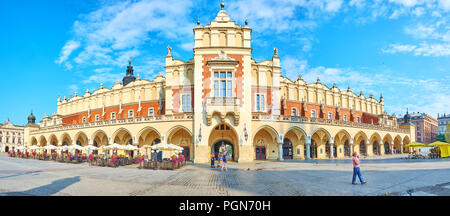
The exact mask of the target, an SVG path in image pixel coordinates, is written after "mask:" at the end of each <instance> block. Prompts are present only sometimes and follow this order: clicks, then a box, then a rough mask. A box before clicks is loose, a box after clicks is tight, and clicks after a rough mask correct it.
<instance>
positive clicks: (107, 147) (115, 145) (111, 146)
mask: <svg viewBox="0 0 450 216" xmlns="http://www.w3.org/2000/svg"><path fill="white" fill-rule="evenodd" d="M104 149H106V150H110V149H124V146H123V145H119V144H117V143H113V144H111V145H107V146H106V147H104Z"/></svg>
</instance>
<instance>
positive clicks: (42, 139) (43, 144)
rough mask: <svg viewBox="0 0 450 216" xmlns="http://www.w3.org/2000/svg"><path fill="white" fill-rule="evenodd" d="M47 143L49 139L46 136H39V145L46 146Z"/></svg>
mask: <svg viewBox="0 0 450 216" xmlns="http://www.w3.org/2000/svg"><path fill="white" fill-rule="evenodd" d="M45 145H47V139H45V137H44V136H41V137H40V138H39V146H41V147H44V146H45Z"/></svg>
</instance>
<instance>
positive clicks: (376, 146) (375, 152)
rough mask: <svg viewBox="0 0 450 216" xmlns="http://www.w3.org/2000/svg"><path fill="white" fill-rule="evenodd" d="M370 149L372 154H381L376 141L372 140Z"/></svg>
mask: <svg viewBox="0 0 450 216" xmlns="http://www.w3.org/2000/svg"><path fill="white" fill-rule="evenodd" d="M372 148H373V149H372V151H373V154H374V155H380V154H381V152H380V150H379V144H378V141H374V142H373V143H372Z"/></svg>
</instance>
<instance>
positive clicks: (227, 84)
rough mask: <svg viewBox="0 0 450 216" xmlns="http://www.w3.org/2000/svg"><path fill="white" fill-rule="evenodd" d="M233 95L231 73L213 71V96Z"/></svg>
mask: <svg viewBox="0 0 450 216" xmlns="http://www.w3.org/2000/svg"><path fill="white" fill-rule="evenodd" d="M232 96H233V73H232V72H225V71H220V72H214V97H232Z"/></svg>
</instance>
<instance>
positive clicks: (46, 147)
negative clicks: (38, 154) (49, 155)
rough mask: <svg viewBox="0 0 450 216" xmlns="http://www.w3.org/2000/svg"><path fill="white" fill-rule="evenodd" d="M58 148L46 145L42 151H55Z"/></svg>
mask: <svg viewBox="0 0 450 216" xmlns="http://www.w3.org/2000/svg"><path fill="white" fill-rule="evenodd" d="M57 148H58V147H56V146H54V145H46V146H45V147H44V149H45V150H55V149H57Z"/></svg>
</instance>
